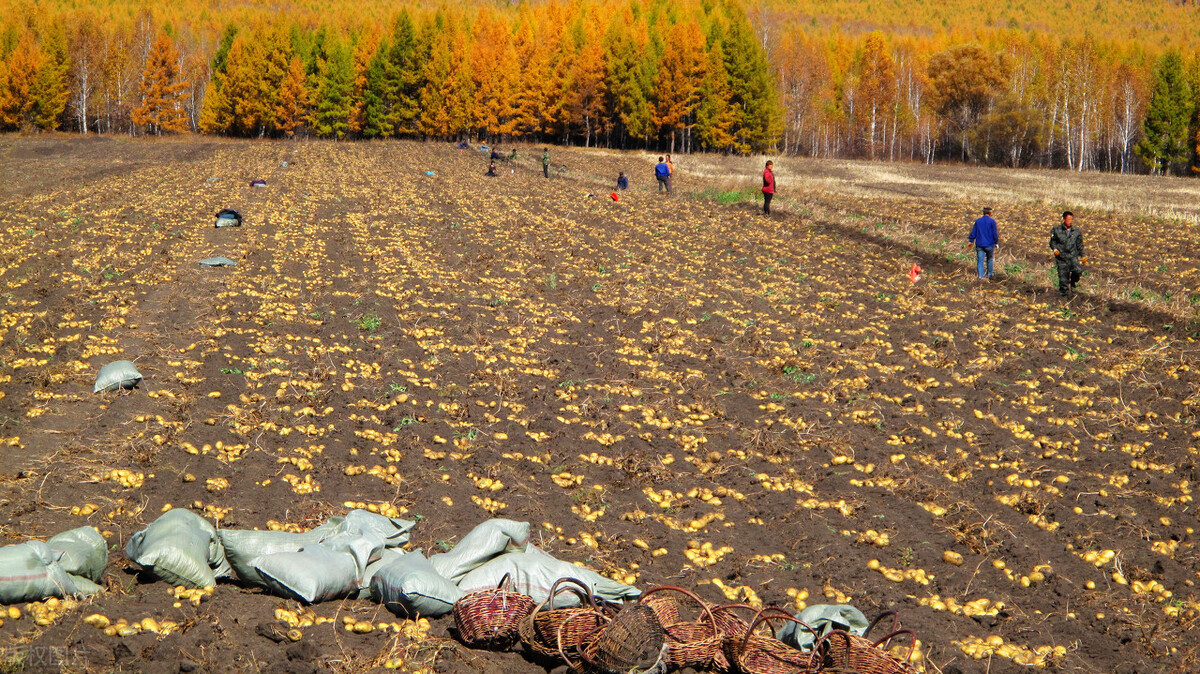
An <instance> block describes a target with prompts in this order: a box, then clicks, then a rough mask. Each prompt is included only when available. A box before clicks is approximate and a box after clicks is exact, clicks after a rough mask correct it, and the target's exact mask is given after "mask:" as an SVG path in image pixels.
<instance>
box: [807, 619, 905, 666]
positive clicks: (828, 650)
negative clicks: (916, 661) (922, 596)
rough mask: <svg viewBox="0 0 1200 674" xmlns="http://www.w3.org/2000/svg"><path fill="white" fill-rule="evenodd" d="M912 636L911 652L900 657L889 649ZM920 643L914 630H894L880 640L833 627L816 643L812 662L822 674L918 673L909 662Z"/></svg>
mask: <svg viewBox="0 0 1200 674" xmlns="http://www.w3.org/2000/svg"><path fill="white" fill-rule="evenodd" d="M902 635H903V636H907V637H908V638H909V647H908V655H906V656H905V657H904V659H900V658H898V657H896V656H894V655H892V654H891V653H889V652H888V650H887V649H888V647H889V646H890V645H891V642H892V640H893V639H895V638H896V637H899V636H902ZM916 646H917V635H916V634H913V631H912V630H895V631H894V632H890V633H889V634H886V635H884V637H883V638H881V639H879V640H878V641H874V642H873V641H871V640H870V639H866V638H863V637H859V636H854V635H853V634H850V633H849V632H845V631H843V630H833V631H832V632H830V633H829V634H826V635H825V636H824V637H822V638H821V640H820V641H819V642H818V643H817V645H816V648H814V649H813V652H812V654H811V661H810V665H815V666H817V667H818V668H819V671H820V672H821V673H822V674H916V669H915V668H914V667H912V666H911V665H910V664H909V662H910V661H911V660H912V654H913V650H915V649H916Z"/></svg>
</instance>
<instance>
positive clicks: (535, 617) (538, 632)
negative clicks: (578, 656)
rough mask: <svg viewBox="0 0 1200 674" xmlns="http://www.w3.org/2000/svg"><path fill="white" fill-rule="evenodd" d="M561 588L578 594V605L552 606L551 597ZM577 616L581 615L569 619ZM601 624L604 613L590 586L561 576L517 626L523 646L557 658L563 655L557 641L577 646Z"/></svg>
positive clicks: (565, 647)
mask: <svg viewBox="0 0 1200 674" xmlns="http://www.w3.org/2000/svg"><path fill="white" fill-rule="evenodd" d="M562 592H570V593H572V594H574V595H575V596H577V597H579V600H580V606H578V607H570V608H554V599H555V597H557V596H558V595H559V594H560V593H562ZM576 616H579V617H580V619H579V620H574V621H571V620H570V619H571V618H573V617H576ZM603 626H604V616H603V615H601V612H600V610H599V609H597V607H596V602H595V598H594V597H593V596H592V591H591V589H590V588H588V586H587V585H585V584H584V583H583V582H581V581H579V580H577V579H575V578H560V579H558V580H556V581H554V584H553V585H551V586H550V596H549V597H547V598H546V601H543V602H542V603H540V604H538V605H537V607H535V608H534V609H533V611H532V612H530V614H529V615H527V616H525V617H524V618H523V619H522V620H521V622H520V624H519V625H518V628H517V629H518V633H519V634H520V636H521V643H523V644H525V647H526V648H528V649H529V650H530V651H531V652H533V653H535V654H537V655H539V656H541V657H543V658H547V659H549V660H556V661H557V660H561V659H562V656H561V655H560V652H559V651H560V648H559V644H560V643H561V644H562V648H563V649H566V650H568V651H570V650H573V649H576V648H578V647H579V646H580V645H581V644H582V643H583V640H584V639H585V638H586V637H587V636H588V635H590V634H591V633H592V632H595V631H596V630H597V629H599V628H600V627H603ZM560 628H565V629H560Z"/></svg>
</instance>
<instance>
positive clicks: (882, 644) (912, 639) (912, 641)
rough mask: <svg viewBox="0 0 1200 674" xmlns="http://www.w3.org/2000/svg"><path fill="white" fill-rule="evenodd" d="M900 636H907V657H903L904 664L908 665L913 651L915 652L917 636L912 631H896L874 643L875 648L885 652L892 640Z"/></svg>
mask: <svg viewBox="0 0 1200 674" xmlns="http://www.w3.org/2000/svg"><path fill="white" fill-rule="evenodd" d="M902 634H907V635H908V636H909V643H908V655H906V656H904V664H908V663H909V662H911V661H912V656H913V651H915V650H917V635H916V633H915V632H913V631H912V630H896V631H894V632H891V633H890V634H886V635H884V637H883V638H882V639H880V640H879V641H876V642H875V648H878V649H880V650H883V651H885V652H886V651H887V646H888V645H889V644H890V643H891V641H892V639H894V638H896V637H898V636H900V635H902Z"/></svg>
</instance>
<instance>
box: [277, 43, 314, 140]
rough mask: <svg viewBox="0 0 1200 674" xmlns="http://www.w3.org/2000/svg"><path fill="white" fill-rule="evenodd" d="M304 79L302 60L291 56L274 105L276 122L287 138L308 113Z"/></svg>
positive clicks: (294, 133)
mask: <svg viewBox="0 0 1200 674" xmlns="http://www.w3.org/2000/svg"><path fill="white" fill-rule="evenodd" d="M304 79H305V73H304V62H303V61H301V60H300V57H299V56H293V57H292V62H291V63H290V64H289V65H288V71H287V75H285V76H284V78H283V86H282V87H281V88H280V91H279V104H278V105H277V106H276V107H275V120H276V124H277V125H278V127H279V130H280V131H282V132H283V133H284V135H286V136H287V137H288V138H291V137H293V136H295V135H296V129H297V128H298V127H299V126H300V125H301V124H303V123H304V118H305V117H306V116H307V115H308V89H307V88H306V87H305V86H304Z"/></svg>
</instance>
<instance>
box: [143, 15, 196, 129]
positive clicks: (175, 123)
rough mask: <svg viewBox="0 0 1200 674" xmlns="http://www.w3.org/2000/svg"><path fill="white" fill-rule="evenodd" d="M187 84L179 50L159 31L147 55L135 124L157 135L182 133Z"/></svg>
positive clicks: (185, 122)
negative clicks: (180, 69)
mask: <svg viewBox="0 0 1200 674" xmlns="http://www.w3.org/2000/svg"><path fill="white" fill-rule="evenodd" d="M187 87H188V83H187V82H186V81H183V79H182V77H181V76H180V72H179V51H178V50H177V49H175V43H174V42H172V41H171V38H170V36H168V35H167V34H166V33H159V35H158V38H157V39H156V40H154V44H153V45H152V46H151V47H150V53H149V54H148V55H147V56H146V67H145V69H144V70H143V71H142V83H141V85H140V86H139V87H138V95H139V96H140V98H141V105H139V106H138V107H136V108H134V109H133V123H134V124H136V125H138V126H144V127H146V129H147V130H148V131H149V132H150V133H153V134H155V135H161V134H162V133H163V132H172V131H174V132H181V131H184V130H186V128H187V112H186V111H185V110H184V107H183V92H184V90H185V89H187Z"/></svg>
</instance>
